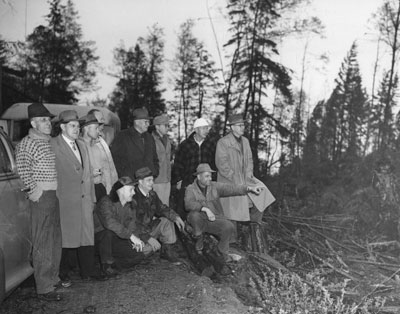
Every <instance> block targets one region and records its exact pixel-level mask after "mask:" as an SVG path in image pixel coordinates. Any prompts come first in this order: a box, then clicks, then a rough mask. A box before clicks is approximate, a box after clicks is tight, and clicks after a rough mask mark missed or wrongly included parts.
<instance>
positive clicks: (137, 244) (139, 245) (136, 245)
mask: <svg viewBox="0 0 400 314" xmlns="http://www.w3.org/2000/svg"><path fill="white" fill-rule="evenodd" d="M129 240H131V242H132V248H133V249H134V250H136V251H137V252H142V250H143V247H144V243H143V241H142V240H140V239H139V238H138V237H137V236H135V235H134V234H132V235H131V237H130V238H129Z"/></svg>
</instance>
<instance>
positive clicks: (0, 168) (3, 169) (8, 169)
mask: <svg viewBox="0 0 400 314" xmlns="http://www.w3.org/2000/svg"><path fill="white" fill-rule="evenodd" d="M12 172H13V170H12V163H11V159H10V156H9V154H8V152H7V149H6V147H5V145H4V143H3V139H2V137H0V177H1V176H4V175H7V174H10V173H12Z"/></svg>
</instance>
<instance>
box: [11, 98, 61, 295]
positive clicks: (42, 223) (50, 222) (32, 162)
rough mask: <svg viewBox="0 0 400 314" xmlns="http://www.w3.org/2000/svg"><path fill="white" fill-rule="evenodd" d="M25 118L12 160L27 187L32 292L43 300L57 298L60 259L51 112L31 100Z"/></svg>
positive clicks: (59, 231) (58, 211)
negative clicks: (25, 126)
mask: <svg viewBox="0 0 400 314" xmlns="http://www.w3.org/2000/svg"><path fill="white" fill-rule="evenodd" d="M28 117H29V120H30V123H31V126H32V128H31V129H30V130H29V133H28V135H27V136H25V137H24V138H23V139H22V141H21V142H20V143H19V144H18V145H17V147H16V161H17V169H18V173H19V175H20V177H21V179H22V181H23V183H24V184H25V186H26V187H27V188H29V191H28V192H27V194H28V198H29V204H30V208H31V228H32V230H31V232H32V260H33V261H32V262H33V263H32V264H33V269H34V277H35V283H36V292H37V294H38V296H39V298H41V299H43V300H47V301H60V300H61V295H60V294H59V293H57V292H56V291H55V287H54V286H55V285H56V284H57V283H58V282H59V280H60V279H59V276H58V271H59V266H60V258H61V227H60V209H59V203H58V198H57V195H56V189H57V171H56V161H55V159H56V157H55V154H54V152H53V150H52V149H51V146H50V133H51V121H50V120H51V118H52V117H54V115H52V114H51V113H50V112H49V111H48V110H47V108H46V107H45V106H44V105H43V104H41V103H33V104H31V105H29V106H28ZM67 285H68V284H67Z"/></svg>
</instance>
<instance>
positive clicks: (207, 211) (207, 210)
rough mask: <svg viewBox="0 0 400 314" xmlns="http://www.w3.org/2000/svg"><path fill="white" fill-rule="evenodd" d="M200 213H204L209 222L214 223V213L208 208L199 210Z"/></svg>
mask: <svg viewBox="0 0 400 314" xmlns="http://www.w3.org/2000/svg"><path fill="white" fill-rule="evenodd" d="M201 211H202V212H205V213H206V215H207V218H208V220H209V221H214V220H215V215H214V213H213V212H212V211H211V209H209V208H208V207H203V208H202V209H201Z"/></svg>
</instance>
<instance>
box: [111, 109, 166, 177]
mask: <svg viewBox="0 0 400 314" xmlns="http://www.w3.org/2000/svg"><path fill="white" fill-rule="evenodd" d="M149 124H150V117H149V114H148V112H147V109H145V108H139V109H135V110H134V111H133V127H131V128H129V129H126V130H122V131H121V132H119V133H118V135H117V136H116V137H115V139H114V141H113V143H112V145H111V153H112V156H113V159H114V163H115V167H116V168H117V172H118V176H119V177H122V176H128V177H130V178H134V176H135V171H136V170H138V169H140V168H142V167H149V168H150V170H151V171H152V173H153V174H154V176H155V177H157V176H158V172H159V165H158V157H157V151H156V145H155V143H154V138H153V137H152V136H151V134H150V133H148V132H147V130H148V128H149Z"/></svg>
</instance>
